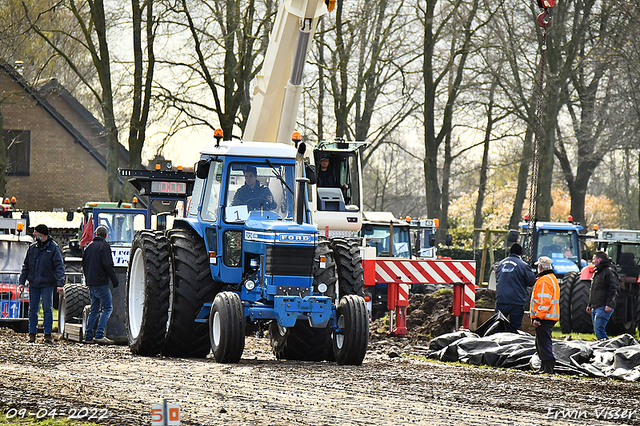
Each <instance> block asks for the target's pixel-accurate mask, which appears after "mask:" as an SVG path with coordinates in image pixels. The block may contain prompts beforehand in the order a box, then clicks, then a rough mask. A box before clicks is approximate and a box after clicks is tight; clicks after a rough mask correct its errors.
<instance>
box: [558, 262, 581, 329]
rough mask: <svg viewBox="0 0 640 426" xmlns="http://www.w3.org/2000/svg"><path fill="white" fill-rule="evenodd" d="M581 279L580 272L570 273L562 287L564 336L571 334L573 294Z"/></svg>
mask: <svg viewBox="0 0 640 426" xmlns="http://www.w3.org/2000/svg"><path fill="white" fill-rule="evenodd" d="M579 279H580V272H576V271H572V272H568V273H567V274H566V275H565V276H564V278H563V279H562V284H561V285H560V330H561V331H562V333H563V334H569V333H571V293H572V292H573V287H574V286H575V284H576V282H577V281H578V280H579Z"/></svg>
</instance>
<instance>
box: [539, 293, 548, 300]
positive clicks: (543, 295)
mask: <svg viewBox="0 0 640 426" xmlns="http://www.w3.org/2000/svg"><path fill="white" fill-rule="evenodd" d="M538 296H540V298H543V297H546V298H547V299H551V295H550V294H549V293H538Z"/></svg>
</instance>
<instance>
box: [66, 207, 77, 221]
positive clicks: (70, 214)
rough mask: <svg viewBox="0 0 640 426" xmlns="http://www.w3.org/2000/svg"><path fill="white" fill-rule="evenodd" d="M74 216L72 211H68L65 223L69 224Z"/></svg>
mask: <svg viewBox="0 0 640 426" xmlns="http://www.w3.org/2000/svg"><path fill="white" fill-rule="evenodd" d="M74 216H75V212H74V211H73V210H69V211H68V212H67V222H71V221H72V220H73V217H74Z"/></svg>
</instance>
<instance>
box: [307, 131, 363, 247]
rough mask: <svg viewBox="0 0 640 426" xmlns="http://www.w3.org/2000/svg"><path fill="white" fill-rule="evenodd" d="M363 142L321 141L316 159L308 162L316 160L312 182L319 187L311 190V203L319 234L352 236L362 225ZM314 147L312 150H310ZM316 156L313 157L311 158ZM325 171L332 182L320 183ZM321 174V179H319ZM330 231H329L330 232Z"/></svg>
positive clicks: (317, 148)
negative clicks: (325, 164)
mask: <svg viewBox="0 0 640 426" xmlns="http://www.w3.org/2000/svg"><path fill="white" fill-rule="evenodd" d="M365 145H366V143H364V142H349V141H342V140H340V141H335V142H320V143H319V144H318V145H317V146H316V147H315V149H313V151H312V152H313V159H311V158H309V157H307V158H305V162H306V163H307V164H308V165H309V164H311V165H312V166H313V164H315V166H314V167H312V170H314V171H315V173H313V175H312V174H311V173H308V175H309V176H310V177H311V179H310V180H311V182H310V184H314V183H315V184H316V185H313V186H314V187H315V188H316V190H315V191H313V190H309V191H308V194H309V197H310V198H309V204H310V206H311V208H312V210H313V220H314V223H316V224H317V225H318V230H319V232H320V235H324V236H325V237H328V238H330V237H352V236H353V235H354V234H355V233H357V232H358V231H360V228H361V227H362V168H361V165H360V150H361V149H362V148H363V147H364V146H365ZM310 151H311V150H310ZM323 158H326V159H328V160H329V163H328V166H327V169H328V171H327V172H323V171H322V169H321V168H322V159H323ZM312 160H313V161H312ZM322 173H329V174H330V175H331V176H332V179H331V180H334V183H333V186H321V184H323V183H325V182H323V180H322V178H321V174H322ZM318 178H320V179H318ZM327 231H328V234H327Z"/></svg>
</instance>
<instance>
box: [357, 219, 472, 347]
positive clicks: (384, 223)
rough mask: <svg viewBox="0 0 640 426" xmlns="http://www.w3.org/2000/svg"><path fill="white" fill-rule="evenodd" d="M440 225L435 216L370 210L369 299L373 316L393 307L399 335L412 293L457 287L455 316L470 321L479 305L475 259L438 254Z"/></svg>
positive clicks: (365, 230) (365, 232) (366, 233)
mask: <svg viewBox="0 0 640 426" xmlns="http://www.w3.org/2000/svg"><path fill="white" fill-rule="evenodd" d="M435 230H436V222H435V221H433V220H421V221H413V222H407V221H406V220H399V219H396V218H395V217H394V216H393V214H392V213H389V212H365V213H364V217H363V226H362V230H361V233H360V236H361V237H362V239H363V242H364V245H365V247H364V248H363V251H364V255H363V259H364V276H365V289H366V290H365V293H366V295H365V299H366V300H367V303H368V304H369V310H370V312H371V314H372V318H377V317H380V316H382V314H383V312H384V311H385V310H386V311H389V319H390V321H389V324H390V332H391V333H392V334H393V335H396V336H404V335H406V333H407V327H406V307H407V306H408V305H409V297H410V296H411V295H412V294H415V293H432V292H434V291H436V290H438V289H439V288H443V287H445V288H451V289H452V290H453V291H454V306H453V308H454V315H455V316H456V317H461V318H462V325H463V326H467V325H468V324H467V322H468V319H469V318H468V317H469V315H468V314H469V312H470V311H471V308H473V307H474V306H475V298H474V296H475V261H474V260H452V259H444V258H437V257H436V255H435V253H436V247H435ZM412 231H413V232H412ZM412 235H413V237H412ZM412 242H413V243H415V245H413V244H412Z"/></svg>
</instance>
